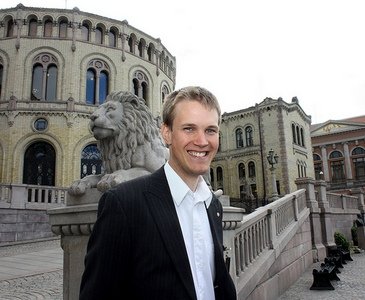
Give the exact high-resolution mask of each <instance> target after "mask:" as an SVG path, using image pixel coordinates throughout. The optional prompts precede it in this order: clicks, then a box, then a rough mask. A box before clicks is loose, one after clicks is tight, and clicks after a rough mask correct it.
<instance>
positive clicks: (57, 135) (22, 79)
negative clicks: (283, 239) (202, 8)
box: [0, 4, 315, 206]
mask: <svg viewBox="0 0 365 300" xmlns="http://www.w3.org/2000/svg"><path fill="white" fill-rule="evenodd" d="M0 41H1V42H0V183H1V184H3V185H4V184H6V185H12V184H18V185H22V184H23V185H41V186H56V187H64V188H66V187H68V186H69V185H70V184H71V183H72V182H73V181H74V180H77V179H79V178H82V177H84V176H86V175H88V174H97V173H100V172H101V171H102V165H101V160H100V153H99V150H98V149H97V143H96V140H95V139H94V137H93V135H92V133H91V131H90V129H89V126H88V124H89V117H90V115H91V114H92V113H93V111H94V110H95V109H96V107H98V106H99V105H100V104H102V103H103V102H104V100H105V98H106V96H107V95H108V94H109V93H110V92H111V91H120V90H126V91H131V92H133V93H135V94H136V95H138V96H139V97H141V98H143V99H144V100H145V102H146V104H147V106H148V107H149V108H150V109H151V111H152V113H153V115H154V116H156V117H157V116H159V115H160V113H161V107H162V104H163V101H164V97H165V95H167V94H168V93H170V92H171V91H173V90H174V88H175V84H176V59H175V57H174V56H173V55H172V54H171V53H170V52H169V51H168V50H167V49H166V48H165V47H164V45H163V44H162V43H161V40H160V39H158V38H153V37H151V36H150V35H148V34H147V33H145V32H143V31H141V30H140V29H137V28H135V27H133V26H131V25H129V24H128V22H127V21H126V20H124V21H118V20H114V19H110V18H107V17H103V16H98V15H95V14H90V13H87V12H82V11H80V10H79V9H78V8H74V9H72V10H70V9H49V8H36V7H25V6H23V5H22V4H19V5H18V6H17V7H14V8H9V9H1V10H0ZM310 123H311V117H310V116H308V115H307V114H306V113H305V112H304V111H303V110H302V108H301V107H300V105H299V101H298V99H297V98H295V97H294V98H293V99H292V100H291V102H289V103H288V102H285V101H284V100H283V99H281V98H279V99H271V98H266V99H264V100H263V101H262V102H261V103H259V104H256V105H255V106H252V107H249V108H245V109H240V110H237V111H234V112H229V113H224V114H223V115H222V125H221V130H220V146H219V151H218V154H217V155H216V158H215V159H214V161H213V163H212V166H211V172H210V178H211V183H212V186H213V188H214V189H222V190H223V192H224V194H226V195H229V196H230V197H231V198H232V199H233V200H236V201H241V202H243V201H247V199H251V200H252V201H251V204H252V203H253V206H258V205H262V204H265V202H268V201H271V200H275V199H277V198H278V197H280V196H282V195H284V194H287V193H291V192H293V191H294V190H296V185H295V180H296V179H297V178H298V177H299V178H300V177H312V178H314V176H315V175H314V167H313V156H312V146H311V137H310Z"/></svg>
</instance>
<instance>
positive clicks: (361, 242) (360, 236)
mask: <svg viewBox="0 0 365 300" xmlns="http://www.w3.org/2000/svg"><path fill="white" fill-rule="evenodd" d="M357 242H358V246H359V248H360V249H363V250H365V227H364V226H359V227H357Z"/></svg>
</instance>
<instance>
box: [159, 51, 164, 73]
mask: <svg viewBox="0 0 365 300" xmlns="http://www.w3.org/2000/svg"><path fill="white" fill-rule="evenodd" d="M160 69H161V70H164V69H165V52H164V51H162V52H161V54H160Z"/></svg>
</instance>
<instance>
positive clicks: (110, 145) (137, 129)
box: [90, 92, 163, 173]
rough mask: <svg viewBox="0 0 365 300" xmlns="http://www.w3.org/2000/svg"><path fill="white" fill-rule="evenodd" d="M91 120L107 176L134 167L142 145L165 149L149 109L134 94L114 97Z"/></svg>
mask: <svg viewBox="0 0 365 300" xmlns="http://www.w3.org/2000/svg"><path fill="white" fill-rule="evenodd" d="M90 119H91V121H90V128H91V130H92V132H93V135H94V137H95V138H96V139H97V140H98V142H99V149H100V152H101V155H102V161H103V164H104V168H105V172H106V173H113V172H115V171H116V170H121V169H125V170H126V169H130V168H131V167H133V155H134V153H135V152H136V149H137V148H138V146H140V145H143V144H146V143H149V144H150V145H151V148H152V150H155V151H159V149H161V146H163V143H162V140H161V138H160V134H159V128H158V127H157V123H156V121H155V120H154V118H153V116H152V113H151V112H150V110H149V108H148V107H147V106H146V105H145V103H144V100H143V99H141V98H138V97H137V96H135V95H134V94H132V93H130V92H113V93H110V94H109V95H108V97H107V98H106V100H105V102H104V103H103V104H101V105H100V106H99V107H98V108H97V109H96V111H95V112H94V113H93V114H92V115H91V117H90Z"/></svg>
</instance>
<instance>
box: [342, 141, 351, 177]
mask: <svg viewBox="0 0 365 300" xmlns="http://www.w3.org/2000/svg"><path fill="white" fill-rule="evenodd" d="M343 152H344V154H345V170H346V178H347V179H352V170H351V160H350V152H349V144H348V143H344V144H343Z"/></svg>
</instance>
